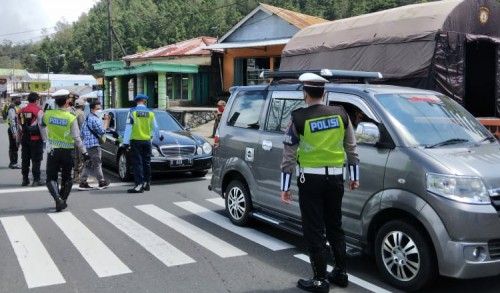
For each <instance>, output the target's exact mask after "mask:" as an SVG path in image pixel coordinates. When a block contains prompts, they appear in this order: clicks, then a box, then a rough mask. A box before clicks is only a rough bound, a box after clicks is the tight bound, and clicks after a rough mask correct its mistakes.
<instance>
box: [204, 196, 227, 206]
mask: <svg viewBox="0 0 500 293" xmlns="http://www.w3.org/2000/svg"><path fill="white" fill-rule="evenodd" d="M207 200H208V201H209V202H211V203H213V204H215V205H218V206H220V207H223V208H226V203H225V202H224V199H223V198H222V197H214V198H207Z"/></svg>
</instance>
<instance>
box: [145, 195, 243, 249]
mask: <svg viewBox="0 0 500 293" xmlns="http://www.w3.org/2000/svg"><path fill="white" fill-rule="evenodd" d="M136 208H138V209H139V210H141V211H143V212H144V213H146V214H148V215H150V216H151V217H153V218H155V219H156V220H158V221H160V222H162V223H163V224H165V225H167V226H169V227H170V228H172V229H174V230H176V231H177V232H179V233H181V234H182V235H184V236H186V237H187V238H189V239H191V240H193V241H195V242H197V243H198V244H200V245H201V246H203V247H205V248H206V249H208V250H210V251H212V252H213V253H215V254H217V255H218V256H220V257H222V258H226V257H233V256H241V255H246V252H244V251H242V250H240V249H238V248H236V247H234V246H233V245H231V244H229V243H227V242H225V241H223V240H221V239H219V238H217V237H215V236H214V235H212V234H210V233H207V232H205V231H204V230H202V229H200V228H198V227H196V226H194V225H192V224H190V223H189V222H186V221H184V220H182V219H180V218H179V217H176V216H174V215H172V214H170V213H168V212H167V211H165V210H162V209H160V208H159V207H157V206H155V205H151V204H149V205H140V206H136Z"/></svg>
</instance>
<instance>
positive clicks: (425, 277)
mask: <svg viewBox="0 0 500 293" xmlns="http://www.w3.org/2000/svg"><path fill="white" fill-rule="evenodd" d="M429 242H430V240H427V238H426V237H425V236H424V233H423V232H421V230H420V229H418V228H416V227H415V226H414V225H412V224H409V223H407V222H405V221H400V220H394V221H390V222H388V223H386V224H384V225H383V226H382V227H381V228H380V230H379V231H378V233H377V236H376V238H375V260H376V262H377V267H378V269H379V271H380V272H381V273H382V275H383V277H384V278H385V279H386V281H387V282H388V283H390V284H392V285H393V286H395V287H398V288H400V289H403V290H405V291H418V290H421V289H422V288H424V287H426V286H427V285H429V283H430V282H432V280H433V279H434V278H435V277H436V275H437V269H436V260H435V257H434V251H433V246H432V245H431V243H429Z"/></svg>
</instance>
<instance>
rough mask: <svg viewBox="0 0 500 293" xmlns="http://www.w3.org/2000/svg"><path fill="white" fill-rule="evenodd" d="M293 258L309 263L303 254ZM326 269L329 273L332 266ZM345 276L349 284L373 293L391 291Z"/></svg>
mask: <svg viewBox="0 0 500 293" xmlns="http://www.w3.org/2000/svg"><path fill="white" fill-rule="evenodd" d="M294 257H296V258H298V259H300V260H303V261H305V262H307V263H311V262H310V261H309V256H307V255H305V254H296V255H294ZM327 269H328V271H331V270H333V267H332V266H328V267H327ZM347 275H348V276H349V282H352V283H354V284H356V285H358V286H360V287H363V288H365V289H367V290H370V291H371V292H375V293H391V291H388V290H386V289H384V288H381V287H379V286H377V285H374V284H372V283H369V282H367V281H365V280H363V279H360V278H358V277H356V276H354V275H351V274H347Z"/></svg>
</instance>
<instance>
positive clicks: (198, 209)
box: [175, 201, 293, 251]
mask: <svg viewBox="0 0 500 293" xmlns="http://www.w3.org/2000/svg"><path fill="white" fill-rule="evenodd" d="M175 204H176V205H178V206H179V207H181V208H183V209H185V210H186V211H188V212H191V213H193V214H195V215H197V216H199V217H202V218H203V219H205V220H207V221H210V222H212V223H214V224H216V225H218V226H220V227H222V228H224V229H226V230H229V231H231V232H233V233H235V234H238V235H240V236H242V237H244V238H246V239H248V240H251V241H253V242H255V243H257V244H260V245H262V246H264V247H266V248H269V249H271V250H273V251H277V250H283V249H288V248H293V246H292V245H290V244H288V243H286V242H283V241H281V240H278V239H276V238H273V237H271V236H269V235H267V234H264V233H261V232H259V231H256V230H254V229H251V228H245V227H238V226H235V225H233V224H232V223H231V221H230V220H229V219H228V218H227V217H224V216H221V215H219V214H217V213H215V212H212V211H211V210H209V209H207V208H204V207H202V206H200V205H197V204H195V203H193V202H190V201H183V202H175Z"/></svg>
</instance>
